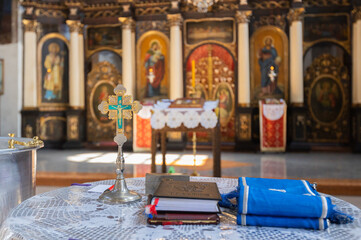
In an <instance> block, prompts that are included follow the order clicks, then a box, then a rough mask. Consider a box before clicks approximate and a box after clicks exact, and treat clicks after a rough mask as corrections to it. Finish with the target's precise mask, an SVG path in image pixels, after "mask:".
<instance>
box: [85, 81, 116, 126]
mask: <svg viewBox="0 0 361 240" xmlns="http://www.w3.org/2000/svg"><path fill="white" fill-rule="evenodd" d="M114 87H115V86H114V85H113V83H112V82H108V81H101V82H99V83H98V84H97V85H96V86H95V87H94V89H93V92H92V94H91V96H92V98H91V99H90V101H91V103H92V108H93V111H94V114H95V116H96V118H97V120H98V121H99V122H100V123H109V122H111V120H109V118H108V114H102V113H101V112H100V111H98V105H99V104H100V103H101V102H103V101H108V98H109V95H111V94H112V93H113V89H114Z"/></svg>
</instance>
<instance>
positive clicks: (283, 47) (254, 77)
mask: <svg viewBox="0 0 361 240" xmlns="http://www.w3.org/2000/svg"><path fill="white" fill-rule="evenodd" d="M287 87H288V40H287V36H286V34H285V33H284V32H283V31H282V30H281V29H279V28H277V27H274V26H265V27H260V28H259V29H257V30H256V31H255V33H254V34H253V35H252V38H251V95H252V102H253V103H254V104H256V103H257V101H258V100H261V99H266V98H275V99H281V98H282V99H286V100H287V97H288V96H287V93H288V90H287Z"/></svg>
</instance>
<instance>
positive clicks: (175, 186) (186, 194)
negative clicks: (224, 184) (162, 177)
mask: <svg viewBox="0 0 361 240" xmlns="http://www.w3.org/2000/svg"><path fill="white" fill-rule="evenodd" d="M153 196H154V197H167V198H191V199H207V200H221V195H220V193H219V190H218V186H217V184H216V183H213V182H184V181H165V182H161V183H160V184H159V187H158V189H157V190H156V191H155V193H154V195H153Z"/></svg>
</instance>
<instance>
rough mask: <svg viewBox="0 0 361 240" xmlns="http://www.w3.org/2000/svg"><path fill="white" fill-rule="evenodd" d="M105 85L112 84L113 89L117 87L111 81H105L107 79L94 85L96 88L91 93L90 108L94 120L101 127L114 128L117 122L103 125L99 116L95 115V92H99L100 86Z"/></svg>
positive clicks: (112, 121)
mask: <svg viewBox="0 0 361 240" xmlns="http://www.w3.org/2000/svg"><path fill="white" fill-rule="evenodd" d="M103 83H107V84H110V85H112V86H113V88H115V87H116V85H115V84H114V82H112V81H109V80H105V79H104V80H100V81H98V82H97V83H96V84H95V85H94V87H93V89H92V91H91V93H90V97H89V102H88V104H89V107H90V114H91V116H92V118H93V119H95V121H96V122H97V123H98V124H99V125H101V126H113V125H114V122H115V120H111V121H110V122H109V123H102V122H101V121H99V119H98V118H97V116H96V115H95V112H94V108H93V102H92V100H93V98H94V93H95V90H97V88H98V86H99V85H101V84H103Z"/></svg>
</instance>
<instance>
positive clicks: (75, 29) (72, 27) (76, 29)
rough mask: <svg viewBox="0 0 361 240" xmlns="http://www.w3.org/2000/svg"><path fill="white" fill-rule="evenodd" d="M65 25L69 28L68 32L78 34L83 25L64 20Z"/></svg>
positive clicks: (78, 22)
mask: <svg viewBox="0 0 361 240" xmlns="http://www.w3.org/2000/svg"><path fill="white" fill-rule="evenodd" d="M66 24H67V25H68V26H69V29H70V32H80V31H81V29H82V27H83V25H82V24H81V22H80V21H75V20H66Z"/></svg>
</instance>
